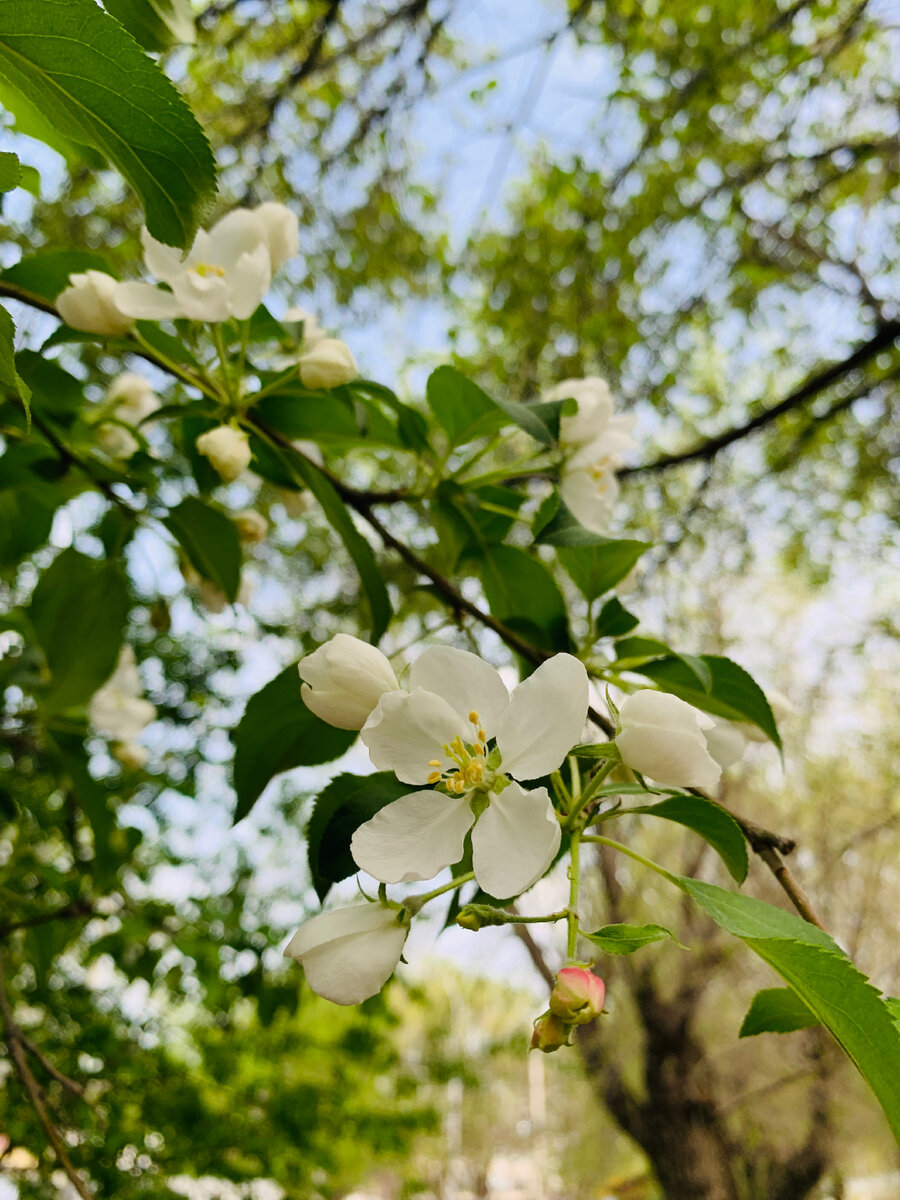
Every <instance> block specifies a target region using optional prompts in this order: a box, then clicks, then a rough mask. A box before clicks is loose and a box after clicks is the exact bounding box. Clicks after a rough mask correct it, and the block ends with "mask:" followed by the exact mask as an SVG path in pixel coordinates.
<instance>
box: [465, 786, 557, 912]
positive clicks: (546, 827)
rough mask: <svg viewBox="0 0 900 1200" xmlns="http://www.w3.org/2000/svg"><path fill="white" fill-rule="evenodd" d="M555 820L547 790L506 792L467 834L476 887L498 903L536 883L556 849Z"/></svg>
mask: <svg viewBox="0 0 900 1200" xmlns="http://www.w3.org/2000/svg"><path fill="white" fill-rule="evenodd" d="M559 843H560V830H559V821H558V820H557V819H556V813H555V812H554V811H553V805H552V804H551V803H550V795H549V793H548V791H547V789H546V788H535V789H534V791H531V792H526V791H525V789H524V788H521V787H519V785H518V784H517V783H511V784H509V786H508V787H505V788H504V789H503V791H502V792H501V793H500V795H499V796H494V795H492V796H491V803H490V805H489V806H488V808H487V809H486V811H485V812H483V813H482V814H481V816H480V817H479V818H478V823H477V825H476V826H475V828H474V829H473V831H472V862H473V867H474V870H475V878H476V880H477V881H478V886H479V887H481V888H484V890H485V891H486V892H487V893H488V895H490V896H494V897H495V898H496V899H497V900H502V899H506V898H507V897H510V896H518V895H519V893H520V892H524V891H526V890H527V889H528V888H530V887H531V885H532V884H533V883H537V881H538V880H539V879H540V878H541V876H542V875H543V874H544V872H545V871H546V870H547V868H548V867H549V866H550V864H551V863H552V862H553V859H554V858H555V857H556V852H557V850H558V849H559Z"/></svg>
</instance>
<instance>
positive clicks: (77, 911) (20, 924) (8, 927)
mask: <svg viewBox="0 0 900 1200" xmlns="http://www.w3.org/2000/svg"><path fill="white" fill-rule="evenodd" d="M92 911H93V909H92V907H91V904H90V903H89V901H87V900H73V901H72V903H71V904H67V905H66V906H65V907H64V908H57V909H54V911H53V912H47V913H40V914H39V915H38V916H36V917H26V918H25V920H24V921H9V922H7V923H6V924H5V925H0V938H5V937H9V935H10V934H11V933H15V931H16V930H17V929H32V928H33V927H34V926H35V925H46V924H48V923H49V922H50V921H64V920H66V919H67V918H69V917H86V916H87V915H88V913H90V912H92Z"/></svg>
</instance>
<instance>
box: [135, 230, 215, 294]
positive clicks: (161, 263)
mask: <svg viewBox="0 0 900 1200" xmlns="http://www.w3.org/2000/svg"><path fill="white" fill-rule="evenodd" d="M199 236H200V235H199V234H198V238H199ZM141 243H142V244H143V247H144V262H145V263H146V264H147V270H148V271H149V272H150V274H151V275H155V276H156V278H157V279H161V280H162V281H163V283H171V282H172V280H173V279H176V278H177V277H178V276H179V275H182V274H183V273H184V271H185V270H186V261H185V259H184V257H183V255H182V253H181V251H180V250H176V248H175V247H174V246H166V245H164V244H163V243H162V242H158V241H157V240H156V238H155V237H154V236H153V234H152V233H150V231H149V230H148V229H147V228H146V227H145V228H144V229H142V230H141ZM196 245H197V243H196V242H194V246H196ZM190 253H191V252H189V257H190Z"/></svg>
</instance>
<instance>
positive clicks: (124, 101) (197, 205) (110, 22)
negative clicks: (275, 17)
mask: <svg viewBox="0 0 900 1200" xmlns="http://www.w3.org/2000/svg"><path fill="white" fill-rule="evenodd" d="M0 73H2V75H3V77H4V80H5V83H6V84H8V85H10V86H11V87H13V88H15V89H16V90H17V91H18V92H19V93H20V94H21V95H22V96H24V97H25V99H26V101H27V102H28V103H29V104H31V105H33V106H34V107H35V108H36V109H37V110H38V111H39V112H40V113H41V115H42V116H43V117H44V118H45V119H46V120H47V121H48V122H49V123H50V124H51V125H52V126H54V127H55V128H57V129H62V130H65V136H66V137H67V138H71V139H72V140H73V141H75V142H78V143H81V144H84V145H86V146H90V147H93V148H94V149H95V150H98V151H100V153H101V154H102V155H103V156H104V157H105V158H108V159H109V161H110V162H112V163H113V164H114V165H115V166H116V167H117V168H118V169H119V170H120V171H121V173H122V174H123V175H124V176H125V178H126V179H127V180H128V182H129V183H130V184H131V185H132V186H133V187H134V188H135V190H136V191H137V192H138V194H139V195H140V197H141V199H142V201H143V204H144V209H145V212H146V218H147V226H148V228H149V230H150V232H151V233H152V234H153V235H154V237H157V238H159V239H160V240H161V241H163V242H166V243H168V244H169V245H174V246H182V247H184V246H188V245H189V244H190V243H191V241H192V239H193V236H194V234H195V232H196V230H197V226H198V225H199V222H200V219H201V216H202V214H203V212H204V210H205V209H206V208H207V206H208V205H209V203H210V202H211V201H212V198H213V196H214V195H215V190H216V185H215V165H214V162H213V157H212V153H211V151H210V148H209V143H208V142H207V140H206V137H205V135H204V133H203V130H202V129H201V128H200V126H199V125H198V124H197V121H196V120H195V119H194V116H193V114H192V113H191V111H190V109H189V108H188V107H187V105H186V104H185V102H184V101H183V100H182V98H181V96H180V95H179V94H178V92H177V91H176V89H175V87H174V86H173V85H172V83H171V82H170V81H169V80H168V79H167V78H166V76H165V75H164V74H163V72H162V71H161V70H160V69H159V67H157V66H156V64H155V63H154V62H152V61H151V60H150V59H149V58H147V56H146V55H145V54H143V53H142V51H141V50H140V49H139V47H138V46H137V45H136V44H135V42H134V40H133V39H132V38H131V37H130V36H129V34H127V33H126V32H125V30H124V29H123V28H122V27H121V25H119V23H118V22H117V21H115V20H114V19H113V18H112V17H110V16H109V15H108V14H107V13H105V12H103V10H102V9H100V8H98V6H97V5H96V4H95V3H94V0H53V5H52V17H51V16H50V13H49V12H48V9H47V5H46V4H35V3H28V2H26V3H23V2H22V0H0Z"/></svg>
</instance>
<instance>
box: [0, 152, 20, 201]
mask: <svg viewBox="0 0 900 1200" xmlns="http://www.w3.org/2000/svg"><path fill="white" fill-rule="evenodd" d="M21 178H22V165H21V163H20V162H19V159H18V156H17V155H15V154H12V153H10V151H9V150H0V192H11V191H12V190H13V188H17V187H18V186H19V181H20V180H21Z"/></svg>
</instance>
